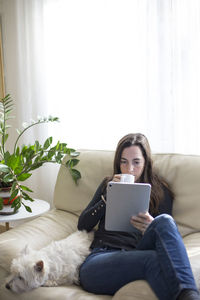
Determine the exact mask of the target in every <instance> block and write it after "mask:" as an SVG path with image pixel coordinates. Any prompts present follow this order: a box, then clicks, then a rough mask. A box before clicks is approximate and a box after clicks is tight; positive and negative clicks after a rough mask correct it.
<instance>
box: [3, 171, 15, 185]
mask: <svg viewBox="0 0 200 300" xmlns="http://www.w3.org/2000/svg"><path fill="white" fill-rule="evenodd" d="M13 180H14V176H13V175H12V174H10V173H9V174H6V175H5V176H4V177H3V182H5V183H9V182H12V181H13Z"/></svg>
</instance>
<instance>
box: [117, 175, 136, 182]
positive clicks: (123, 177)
mask: <svg viewBox="0 0 200 300" xmlns="http://www.w3.org/2000/svg"><path fill="white" fill-rule="evenodd" d="M134 181H135V176H134V175H132V174H121V178H120V182H125V183H134Z"/></svg>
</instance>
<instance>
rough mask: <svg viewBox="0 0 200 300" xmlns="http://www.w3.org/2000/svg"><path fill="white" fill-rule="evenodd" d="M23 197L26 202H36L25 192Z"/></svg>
mask: <svg viewBox="0 0 200 300" xmlns="http://www.w3.org/2000/svg"><path fill="white" fill-rule="evenodd" d="M22 197H23V198H24V199H25V200H30V201H32V202H33V201H34V200H33V199H32V198H31V197H30V196H29V195H28V194H27V193H25V192H24V191H22Z"/></svg>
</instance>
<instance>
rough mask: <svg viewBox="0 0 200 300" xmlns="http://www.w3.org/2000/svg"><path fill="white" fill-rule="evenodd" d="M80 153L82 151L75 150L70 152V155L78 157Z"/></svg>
mask: <svg viewBox="0 0 200 300" xmlns="http://www.w3.org/2000/svg"><path fill="white" fill-rule="evenodd" d="M79 155H80V152H77V151H74V152H71V153H70V156H72V157H77V156H79Z"/></svg>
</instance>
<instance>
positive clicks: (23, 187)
mask: <svg viewBox="0 0 200 300" xmlns="http://www.w3.org/2000/svg"><path fill="white" fill-rule="evenodd" d="M20 187H21V188H22V190H24V191H27V192H30V193H33V191H32V190H31V189H29V188H28V187H27V186H25V185H20Z"/></svg>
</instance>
